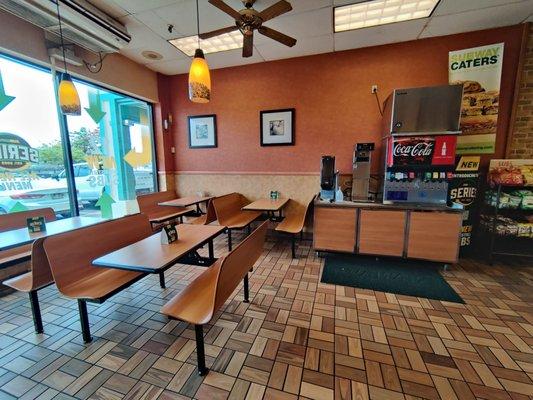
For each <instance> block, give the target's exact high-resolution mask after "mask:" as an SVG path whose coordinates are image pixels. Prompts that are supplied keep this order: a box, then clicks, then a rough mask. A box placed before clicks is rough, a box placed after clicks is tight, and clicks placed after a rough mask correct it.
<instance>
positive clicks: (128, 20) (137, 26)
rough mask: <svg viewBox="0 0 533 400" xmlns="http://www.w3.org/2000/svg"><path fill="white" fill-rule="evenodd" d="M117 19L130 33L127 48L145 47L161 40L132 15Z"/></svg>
mask: <svg viewBox="0 0 533 400" xmlns="http://www.w3.org/2000/svg"><path fill="white" fill-rule="evenodd" d="M119 21H120V22H121V23H123V24H124V25H125V26H126V28H127V29H128V33H129V34H130V35H131V42H130V44H129V45H128V48H131V49H136V48H139V47H147V46H150V45H152V44H153V43H155V42H159V41H161V40H163V39H162V38H161V37H160V36H159V35H157V34H155V33H154V32H153V31H152V30H151V29H150V28H149V27H147V26H146V25H144V24H143V23H142V22H141V21H139V20H138V19H137V18H135V16H133V15H128V16H125V17H122V18H120V19H119Z"/></svg>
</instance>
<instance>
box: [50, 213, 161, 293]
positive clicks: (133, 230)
mask: <svg viewBox="0 0 533 400" xmlns="http://www.w3.org/2000/svg"><path fill="white" fill-rule="evenodd" d="M152 233H153V232H152V228H151V226H150V222H149V221H148V218H147V217H146V215H144V214H135V215H130V216H126V217H123V218H119V219H115V220H111V221H106V222H102V223H100V224H95V225H91V226H88V227H86V228H81V229H76V230H74V231H70V232H65V233H62V234H60V235H54V236H50V237H48V238H46V239H45V241H44V249H45V251H46V256H47V258H48V262H49V265H50V269H51V270H52V275H53V277H54V280H55V282H56V285H57V288H58V290H59V291H60V292H61V290H62V288H64V287H67V286H68V285H70V284H72V283H75V282H78V281H80V280H83V279H85V278H87V277H90V276H92V275H95V274H97V273H99V272H101V271H102V268H100V267H95V266H93V265H92V262H93V260H94V259H96V258H98V257H100V256H103V255H105V254H107V253H110V252H112V251H114V250H117V249H119V248H121V247H124V246H127V245H128V244H131V243H133V242H136V241H138V240H141V239H144V238H145V237H148V236H149V235H151V234H152Z"/></svg>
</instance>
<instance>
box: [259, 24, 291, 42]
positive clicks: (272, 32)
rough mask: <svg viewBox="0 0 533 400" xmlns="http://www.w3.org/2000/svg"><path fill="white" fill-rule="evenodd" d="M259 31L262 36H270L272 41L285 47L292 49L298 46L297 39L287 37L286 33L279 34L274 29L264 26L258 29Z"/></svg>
mask: <svg viewBox="0 0 533 400" xmlns="http://www.w3.org/2000/svg"><path fill="white" fill-rule="evenodd" d="M258 31H259V33H260V34H262V35H265V36H268V37H269V38H270V39H274V40H275V41H277V42H280V43H282V44H284V45H285V46H289V47H292V46H294V45H295V44H296V39H294V38H292V37H290V36H287V35H285V34H284V33H281V32H278V31H276V30H274V29H272V28H267V27H266V26H262V27H260V28H259V29H258Z"/></svg>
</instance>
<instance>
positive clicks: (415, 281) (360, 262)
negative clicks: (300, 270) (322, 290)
mask: <svg viewBox="0 0 533 400" xmlns="http://www.w3.org/2000/svg"><path fill="white" fill-rule="evenodd" d="M440 268H442V264H437V263H432V262H428V261H417V260H402V259H393V258H379V259H376V258H375V257H367V256H355V255H344V254H328V255H326V263H325V265H324V272H323V273H322V279H321V282H323V283H332V284H335V285H342V286H351V287H354V288H361V289H370V290H377V291H380V292H388V293H395V294H403V295H406V296H415V297H424V298H427V299H433V300H442V301H450V302H453V303H463V304H464V301H463V299H461V297H460V296H459V295H458V294H457V293H456V292H455V290H453V289H452V287H451V286H450V285H449V284H448V282H446V280H445V279H444V278H443V277H442V275H441V274H440V273H439V269H440Z"/></svg>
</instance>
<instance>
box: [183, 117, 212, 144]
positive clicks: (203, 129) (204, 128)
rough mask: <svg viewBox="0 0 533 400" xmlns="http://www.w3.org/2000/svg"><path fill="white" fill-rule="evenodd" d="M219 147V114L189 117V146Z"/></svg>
mask: <svg viewBox="0 0 533 400" xmlns="http://www.w3.org/2000/svg"><path fill="white" fill-rule="evenodd" d="M211 147H217V116H216V115H214V114H212V115H194V116H190V117H189V148H190V149H205V148H211Z"/></svg>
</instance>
